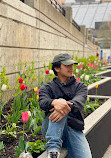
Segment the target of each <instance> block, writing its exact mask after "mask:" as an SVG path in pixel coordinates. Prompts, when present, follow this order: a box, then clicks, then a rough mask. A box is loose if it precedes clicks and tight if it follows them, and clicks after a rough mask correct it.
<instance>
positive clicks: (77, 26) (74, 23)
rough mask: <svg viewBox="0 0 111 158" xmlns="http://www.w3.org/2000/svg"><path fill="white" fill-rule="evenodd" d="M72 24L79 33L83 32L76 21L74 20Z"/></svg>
mask: <svg viewBox="0 0 111 158" xmlns="http://www.w3.org/2000/svg"><path fill="white" fill-rule="evenodd" d="M72 24H73V25H74V26H75V27H76V28H77V29H78V30H79V31H81V28H80V26H79V25H78V24H77V23H76V22H75V21H74V20H72Z"/></svg>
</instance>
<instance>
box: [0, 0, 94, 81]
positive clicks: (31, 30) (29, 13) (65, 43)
mask: <svg viewBox="0 0 111 158" xmlns="http://www.w3.org/2000/svg"><path fill="white" fill-rule="evenodd" d="M31 5H32V7H33V8H32V7H30V6H28V5H26V4H24V3H22V2H21V1H19V0H0V70H1V68H2V67H3V66H5V67H6V71H7V74H8V76H9V78H10V84H12V83H13V84H14V82H15V76H16V75H17V70H16V69H15V65H17V63H18V62H28V63H30V62H31V61H32V60H33V61H34V62H35V69H38V68H41V67H42V66H43V64H44V63H45V64H46V65H47V64H48V63H49V61H51V60H52V58H53V56H54V55H56V54H58V53H64V52H66V51H67V52H69V53H70V54H71V55H72V54H73V55H78V57H82V56H83V54H84V56H85V57H86V56H87V57H88V56H90V55H95V54H96V46H95V45H94V44H93V43H91V41H89V40H88V42H87V48H86V47H84V42H83V39H84V36H83V34H82V33H81V32H80V31H78V30H77V29H76V28H75V27H74V26H73V25H72V23H70V22H69V21H68V20H67V19H66V18H65V17H64V16H63V15H62V14H61V13H60V12H58V11H57V10H56V9H55V8H54V7H52V5H51V4H50V3H49V2H48V1H47V0H33V3H32V2H31ZM78 50H79V53H78V54H77V52H78Z"/></svg>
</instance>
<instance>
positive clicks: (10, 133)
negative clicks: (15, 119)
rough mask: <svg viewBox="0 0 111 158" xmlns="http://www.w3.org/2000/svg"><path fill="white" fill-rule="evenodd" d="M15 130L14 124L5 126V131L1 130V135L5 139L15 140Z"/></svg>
mask: <svg viewBox="0 0 111 158" xmlns="http://www.w3.org/2000/svg"><path fill="white" fill-rule="evenodd" d="M17 128H18V126H16V124H15V123H12V124H10V125H9V124H6V129H5V130H2V134H3V135H5V136H6V137H7V138H16V137H17Z"/></svg>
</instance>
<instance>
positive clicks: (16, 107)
mask: <svg viewBox="0 0 111 158" xmlns="http://www.w3.org/2000/svg"><path fill="white" fill-rule="evenodd" d="M28 109H29V107H28V105H27V93H26V89H25V90H24V92H23V94H22V95H20V94H18V95H17V96H15V98H14V101H13V103H12V115H11V121H12V122H13V123H16V124H17V122H18V121H19V119H20V116H21V112H22V111H27V110H28Z"/></svg>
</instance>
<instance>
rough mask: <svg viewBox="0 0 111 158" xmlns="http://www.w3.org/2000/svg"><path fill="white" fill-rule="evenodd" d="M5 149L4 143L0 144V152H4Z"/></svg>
mask: <svg viewBox="0 0 111 158" xmlns="http://www.w3.org/2000/svg"><path fill="white" fill-rule="evenodd" d="M3 148H4V145H3V142H0V152H1V151H2V150H3Z"/></svg>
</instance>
